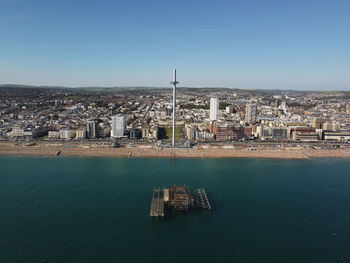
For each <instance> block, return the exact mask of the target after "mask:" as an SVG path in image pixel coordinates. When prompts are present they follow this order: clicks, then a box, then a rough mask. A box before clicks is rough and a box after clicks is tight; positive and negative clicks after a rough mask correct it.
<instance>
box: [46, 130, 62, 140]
mask: <svg viewBox="0 0 350 263" xmlns="http://www.w3.org/2000/svg"><path fill="white" fill-rule="evenodd" d="M48 138H49V139H52V140H54V139H59V138H60V132H59V131H49V133H48Z"/></svg>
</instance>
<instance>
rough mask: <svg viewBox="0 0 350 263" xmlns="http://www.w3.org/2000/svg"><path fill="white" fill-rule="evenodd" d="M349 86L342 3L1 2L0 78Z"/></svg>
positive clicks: (348, 13)
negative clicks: (176, 78) (175, 74)
mask: <svg viewBox="0 0 350 263" xmlns="http://www.w3.org/2000/svg"><path fill="white" fill-rule="evenodd" d="M174 67H176V68H177V69H178V76H179V80H180V83H181V86H194V87H203V86H205V87H207V86H209V87H210V86H211V87H232V88H282V89H287V88H288V89H289V88H296V89H329V90H331V89H348V90H350V1H349V0H240V1H235V0H230V1H221V0H216V1H214V0H211V1H206V0H201V1H197V0H177V1H168V0H124V1H118V0H114V1H112V0H111V1H107V0H95V1H88V0H84V1H82V0H0V83H17V84H33V85H64V86H139V85H142V86H168V85H169V81H170V80H171V74H172V73H171V70H172V69H173V68H174Z"/></svg>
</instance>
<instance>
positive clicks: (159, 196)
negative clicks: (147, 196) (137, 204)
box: [150, 188, 165, 218]
mask: <svg viewBox="0 0 350 263" xmlns="http://www.w3.org/2000/svg"><path fill="white" fill-rule="evenodd" d="M164 215H165V213H164V198H163V191H162V190H161V189H160V188H156V189H153V197H152V203H151V211H150V216H152V217H157V218H162V217H164Z"/></svg>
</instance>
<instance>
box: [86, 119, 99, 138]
mask: <svg viewBox="0 0 350 263" xmlns="http://www.w3.org/2000/svg"><path fill="white" fill-rule="evenodd" d="M97 135H98V130H97V126H96V122H95V121H87V122H86V136H87V138H88V139H96V138H97Z"/></svg>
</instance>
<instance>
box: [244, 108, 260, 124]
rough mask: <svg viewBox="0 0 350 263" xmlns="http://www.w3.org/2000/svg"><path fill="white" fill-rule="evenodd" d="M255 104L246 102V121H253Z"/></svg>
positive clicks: (254, 118) (254, 119)
mask: <svg viewBox="0 0 350 263" xmlns="http://www.w3.org/2000/svg"><path fill="white" fill-rule="evenodd" d="M256 111H257V107H256V104H252V103H247V104H246V107H245V122H246V123H255V122H256V114H257V112H256Z"/></svg>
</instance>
